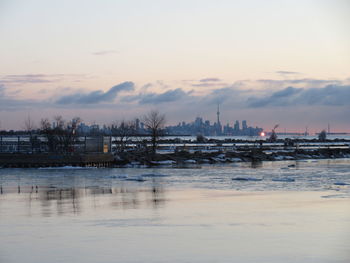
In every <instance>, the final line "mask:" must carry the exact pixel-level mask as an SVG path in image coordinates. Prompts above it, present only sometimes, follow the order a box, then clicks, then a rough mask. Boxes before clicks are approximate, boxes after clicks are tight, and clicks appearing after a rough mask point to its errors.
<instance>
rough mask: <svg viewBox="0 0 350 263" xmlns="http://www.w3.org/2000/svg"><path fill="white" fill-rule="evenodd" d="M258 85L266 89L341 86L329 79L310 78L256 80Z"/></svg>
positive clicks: (339, 83) (338, 82) (339, 82)
mask: <svg viewBox="0 0 350 263" xmlns="http://www.w3.org/2000/svg"><path fill="white" fill-rule="evenodd" d="M257 82H258V83H261V84H264V85H267V86H268V87H283V86H289V85H299V86H303V87H310V88H312V87H321V86H325V85H341V83H342V82H341V81H339V80H335V79H330V80H325V79H311V78H302V79H288V80H285V79H283V80H280V79H258V80H257Z"/></svg>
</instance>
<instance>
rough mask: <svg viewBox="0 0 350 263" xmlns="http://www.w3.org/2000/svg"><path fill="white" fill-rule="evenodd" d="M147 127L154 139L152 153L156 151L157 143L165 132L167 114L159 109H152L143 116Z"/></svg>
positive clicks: (152, 139)
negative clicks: (161, 112)
mask: <svg viewBox="0 0 350 263" xmlns="http://www.w3.org/2000/svg"><path fill="white" fill-rule="evenodd" d="M143 122H144V124H145V127H146V129H147V130H148V131H149V132H150V135H151V141H152V153H153V154H155V153H156V148H157V143H158V139H159V137H160V136H162V135H163V134H164V132H163V129H164V125H165V115H164V114H160V113H159V111H157V110H152V111H150V112H149V113H148V114H146V115H145V116H143Z"/></svg>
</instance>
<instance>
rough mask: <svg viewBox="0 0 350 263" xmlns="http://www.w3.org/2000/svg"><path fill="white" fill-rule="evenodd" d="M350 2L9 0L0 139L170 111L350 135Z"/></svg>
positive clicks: (1, 20) (182, 116)
mask: <svg viewBox="0 0 350 263" xmlns="http://www.w3.org/2000/svg"><path fill="white" fill-rule="evenodd" d="M349 14H350V1H347V0H317V1H316V0H300V1H298V0H294V1H289V0H285V1H283V0H280V1H274V0H266V1H262V0H246V1H243V0H242V1H238V0H230V1H229V0H221V1H220V0H216V1H214V0H212V1H209V0H201V1H199V0H198V1H195V0H176V1H174V0H173V1H167V0H163V1H160V0H158V1H152V0H149V1H145V0H143V1H141V0H138V1H137V0H123V1H122V0H115V1H107V0H105V1H87V0H75V1H54V0H53V1H47V0H37V1H36V0H22V1H19V0H0V36H1V38H0V41H1V42H0V43H1V48H0V58H1V64H0V121H1V126H0V129H21V128H23V126H24V125H23V123H24V120H25V119H26V118H27V117H28V116H30V117H31V118H32V119H33V120H34V121H35V122H37V123H38V122H39V121H40V119H41V118H51V117H53V116H55V115H62V116H63V117H64V118H66V119H70V118H72V117H74V116H80V117H81V118H82V119H83V120H84V122H86V123H92V122H96V123H100V124H110V123H112V122H113V121H115V120H120V119H128V118H135V117H139V116H142V115H143V114H145V112H147V111H149V110H150V109H158V110H159V111H160V112H162V113H165V114H166V117H167V124H169V125H170V124H176V123H178V122H179V121H182V120H184V121H192V120H194V119H195V117H197V116H201V117H203V118H204V119H209V120H211V121H212V122H213V121H215V118H216V115H215V113H216V105H217V104H218V103H219V104H220V108H221V118H222V124H226V123H227V122H229V123H230V125H232V123H233V122H234V121H235V120H242V119H246V120H247V121H248V124H249V125H252V126H259V127H263V128H264V129H266V130H270V129H271V128H272V127H273V126H274V124H277V123H278V124H280V127H281V128H280V129H287V130H288V131H297V132H301V131H304V130H305V127H306V126H308V127H309V131H311V132H317V131H320V130H321V129H324V128H327V125H328V123H330V125H331V128H332V131H345V132H350V117H349V113H350V15H349Z"/></svg>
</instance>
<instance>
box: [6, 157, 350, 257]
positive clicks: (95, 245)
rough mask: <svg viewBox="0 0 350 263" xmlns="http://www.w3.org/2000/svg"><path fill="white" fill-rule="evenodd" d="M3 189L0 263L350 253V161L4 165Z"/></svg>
mask: <svg viewBox="0 0 350 263" xmlns="http://www.w3.org/2000/svg"><path fill="white" fill-rule="evenodd" d="M242 178H243V179H244V180H233V179H242ZM0 186H1V194H0V262H6V263H7V262H276V263H277V262H349V259H350V252H349V249H348V243H349V236H350V235H349V234H350V160H349V159H338V160H317V161H316V160H308V161H299V162H295V161H293V162H285V161H283V162H264V163H257V164H253V165H252V164H249V163H241V164H235V165H232V164H231V165H222V166H220V165H216V166H212V165H210V166H201V167H197V166H193V165H192V166H191V165H189V166H188V167H187V168H183V169H173V168H158V169H141V168H126V169H91V168H89V169H70V168H64V169H0Z"/></svg>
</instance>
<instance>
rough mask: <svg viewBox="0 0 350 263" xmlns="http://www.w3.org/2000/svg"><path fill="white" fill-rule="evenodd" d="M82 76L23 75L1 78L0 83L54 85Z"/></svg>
mask: <svg viewBox="0 0 350 263" xmlns="http://www.w3.org/2000/svg"><path fill="white" fill-rule="evenodd" d="M83 76H85V75H82V74H22V75H3V76H1V77H0V83H3V84H10V85H11V84H13V85H20V84H40V83H53V82H58V81H61V80H62V79H64V78H68V77H69V78H72V77H73V78H76V77H83Z"/></svg>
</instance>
